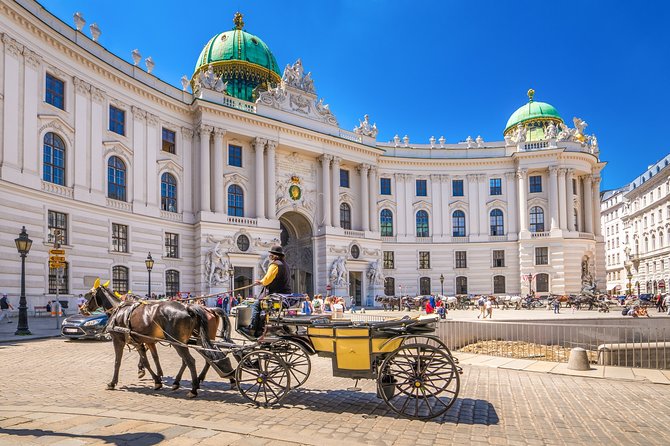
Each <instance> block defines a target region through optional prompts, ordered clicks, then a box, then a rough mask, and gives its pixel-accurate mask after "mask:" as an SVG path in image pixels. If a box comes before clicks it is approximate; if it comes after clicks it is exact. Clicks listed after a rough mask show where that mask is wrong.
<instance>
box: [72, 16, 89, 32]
mask: <svg viewBox="0 0 670 446" xmlns="http://www.w3.org/2000/svg"><path fill="white" fill-rule="evenodd" d="M73 17H74V25H75V26H76V27H77V31H81V29H82V28H83V27H84V25H86V20H84V16H83V15H82V14H81V12H79V11H77V12H75V13H74V16H73Z"/></svg>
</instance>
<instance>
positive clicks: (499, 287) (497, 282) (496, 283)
mask: <svg viewBox="0 0 670 446" xmlns="http://www.w3.org/2000/svg"><path fill="white" fill-rule="evenodd" d="M504 292H505V276H494V277H493V293H494V294H502V293H504Z"/></svg>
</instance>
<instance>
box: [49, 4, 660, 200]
mask: <svg viewBox="0 0 670 446" xmlns="http://www.w3.org/2000/svg"><path fill="white" fill-rule="evenodd" d="M41 3H42V5H44V7H45V8H46V9H48V10H49V11H51V12H52V13H54V14H55V15H56V16H58V17H59V18H61V19H62V20H64V21H65V22H66V23H68V24H70V25H72V23H73V21H72V14H73V13H74V12H76V11H81V12H82V14H83V15H84V18H85V19H86V21H87V22H88V23H87V26H86V28H88V24H90V23H93V22H97V23H98V26H99V27H100V28H101V30H102V36H101V37H100V43H101V44H102V45H104V46H105V47H106V48H107V49H109V50H110V51H112V52H114V53H115V54H117V55H119V56H120V57H123V58H125V59H126V60H128V61H131V57H130V52H131V51H132V50H133V49H135V48H138V49H139V50H140V52H141V53H142V55H143V57H147V56H152V58H153V60H154V61H155V63H156V68H155V70H154V74H156V75H157V76H158V77H160V78H161V79H163V80H164V81H166V82H169V83H171V84H173V85H175V86H180V81H179V79H180V78H181V76H182V75H184V74H186V75H188V76H189V77H190V75H191V74H192V72H193V68H194V63H195V61H196V58H197V57H198V55H199V53H200V51H201V49H202V47H203V46H204V44H205V43H206V42H207V41H208V40H209V39H210V38H211V37H212V36H213V35H214V34H216V33H218V32H221V31H225V30H228V29H231V28H232V26H233V24H232V18H233V14H234V13H235V11H237V10H240V11H241V12H242V13H243V14H244V20H245V23H246V30H247V31H248V32H250V33H252V34H256V35H258V36H259V37H260V38H261V39H263V40H264V41H265V43H267V44H268V46H269V47H270V49H271V50H272V51H273V53H274V54H275V57H276V58H277V62H278V63H279V65H280V67H282V70H283V67H284V66H286V64H287V63H293V62H294V61H295V60H296V59H297V58H302V61H303V65H304V66H305V69H306V70H307V71H311V72H312V77H313V78H314V80H315V86H316V89H317V93H318V94H319V95H320V96H322V97H324V98H325V102H326V103H328V104H330V108H331V110H332V111H333V112H334V113H335V115H336V116H337V118H338V120H339V122H340V125H341V126H342V127H344V128H347V129H351V128H353V126H354V125H356V124H358V119H359V118H362V116H363V114H365V113H368V114H369V115H370V119H371V120H372V121H373V122H376V123H377V127H378V128H379V131H380V133H379V136H378V140H380V141H386V140H390V139H391V138H393V135H395V134H396V133H398V134H399V135H400V136H401V137H402V136H404V135H405V134H407V135H409V137H410V141H411V142H417V143H427V142H428V139H429V138H430V137H431V136H432V135H434V136H435V137H436V138H439V137H440V136H442V135H444V137H445V138H446V139H447V142H458V141H463V140H465V138H467V137H468V135H471V136H472V137H473V138H475V137H476V136H477V135H481V136H482V137H483V138H484V140H487V141H490V140H501V139H502V131H503V129H504V126H505V123H506V122H507V118H508V117H509V115H511V114H512V112H514V110H516V108H518V107H519V106H521V105H522V104H523V103H525V102H526V100H527V98H526V91H527V90H528V88H531V87H532V88H534V89H535V91H536V95H535V99H536V100H538V101H543V102H549V103H550V104H552V105H554V106H555V107H556V108H557V109H558V111H559V113H560V114H561V116H562V117H563V119H564V120H565V121H566V122H569V123H570V125H571V126H572V118H573V116H578V117H580V118H582V119H584V120H585V121H586V122H587V123H588V124H589V127H588V128H587V130H586V131H587V133H595V134H596V135H597V136H598V142H599V145H600V148H601V158H602V160H603V161H607V162H608V166H607V168H606V169H605V171H604V173H603V183H602V186H601V187H602V188H603V189H609V188H615V187H619V186H621V185H623V184H625V183H626V182H628V181H630V180H632V179H633V178H634V177H636V176H637V175H639V174H640V173H641V172H642V171H643V170H644V169H646V167H647V165H649V164H652V163H653V162H654V161H656V160H658V159H660V158H662V157H663V156H664V155H666V154H667V153H668V152H670V144H668V143H667V141H668V138H667V136H666V135H665V133H666V131H667V130H668V129H669V127H670V126H669V125H668V123H669V122H670V116H669V115H668V112H667V110H668V108H667V105H668V104H670V74H669V73H670V57H669V56H670V26H668V25H667V24H668V23H670V4H666V2H661V1H655V2H624V1H618V0H612V1H604V0H603V1H592V0H582V1H560V2H539V1H518V2H512V1H497V0H490V1H458V2H456V1H445V0H442V1H421V0H413V1H405V0H392V1H391V0H387V1H382V0H370V1H365V0H342V1H326V0H320V1H314V0H311V1H302V0H301V1H298V0H295V1H283V2H277V1H271V0H247V1H242V0H223V1H218V2H204V3H201V2H198V3H192V2H184V1H179V2H178V1H172V0H164V1H160V2H159V1H138V0H135V1H131V0H117V1H113V2H111V1H109V2H103V1H95V2H94V1H88V2H86V1H83V0H78V1H75V0H42V2H41ZM196 5H197V6H196ZM86 31H87V33H88V29H87V30H86ZM180 88H181V87H180Z"/></svg>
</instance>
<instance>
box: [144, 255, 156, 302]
mask: <svg viewBox="0 0 670 446" xmlns="http://www.w3.org/2000/svg"><path fill="white" fill-rule="evenodd" d="M144 264H145V265H146V267H147V272H148V273H149V286H148V287H147V288H148V290H147V294H148V295H149V299H151V270H152V269H154V259H153V258H152V257H151V253H149V255H148V256H147V258H146V259H145V260H144Z"/></svg>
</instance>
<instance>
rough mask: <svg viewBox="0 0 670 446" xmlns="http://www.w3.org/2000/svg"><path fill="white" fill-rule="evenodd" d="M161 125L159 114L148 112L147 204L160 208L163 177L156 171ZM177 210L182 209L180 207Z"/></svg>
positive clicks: (145, 175)
mask: <svg viewBox="0 0 670 446" xmlns="http://www.w3.org/2000/svg"><path fill="white" fill-rule="evenodd" d="M159 126H160V119H158V116H156V115H152V114H150V113H147V150H146V156H147V169H146V172H145V173H144V177H145V180H144V181H146V188H147V206H153V207H154V208H158V209H160V206H161V196H160V192H159V191H158V186H159V185H160V181H161V179H160V177H159V176H158V172H157V171H156V167H157V165H156V160H157V157H158V151H159V150H161V149H160V148H159V147H160V146H159V143H160V142H159V139H158V127H159ZM177 199H179V195H177ZM177 210H178V211H180V210H179V208H177ZM180 212H181V211H180Z"/></svg>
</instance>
